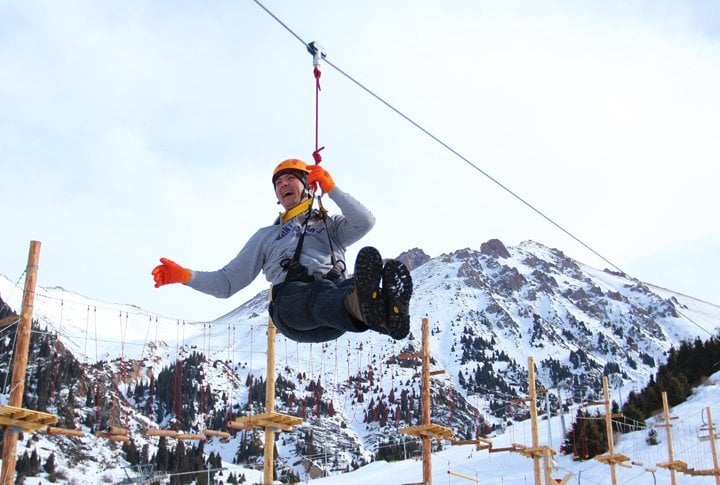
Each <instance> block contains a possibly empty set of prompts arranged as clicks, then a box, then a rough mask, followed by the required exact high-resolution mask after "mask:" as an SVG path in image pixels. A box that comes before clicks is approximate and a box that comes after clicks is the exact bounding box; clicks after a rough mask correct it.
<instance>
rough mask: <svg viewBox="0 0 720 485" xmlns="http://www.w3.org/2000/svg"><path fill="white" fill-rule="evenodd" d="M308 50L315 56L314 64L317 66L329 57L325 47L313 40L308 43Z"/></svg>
mask: <svg viewBox="0 0 720 485" xmlns="http://www.w3.org/2000/svg"><path fill="white" fill-rule="evenodd" d="M307 50H308V52H309V53H310V54H312V56H313V66H315V67H317V66H319V65H320V61H321V60H322V59H325V57H327V53H326V52H325V49H323V48H322V47H321V46H320V45H318V43H317V42H315V41H313V42H310V43H309V44H308V45H307Z"/></svg>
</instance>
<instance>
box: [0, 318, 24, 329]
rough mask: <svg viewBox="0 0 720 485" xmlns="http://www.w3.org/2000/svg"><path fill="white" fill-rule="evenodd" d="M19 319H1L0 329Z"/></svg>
mask: <svg viewBox="0 0 720 485" xmlns="http://www.w3.org/2000/svg"><path fill="white" fill-rule="evenodd" d="M19 321H20V317H18V316H13V317H5V318H3V319H0V327H4V326H5V325H12V324H13V323H16V322H19Z"/></svg>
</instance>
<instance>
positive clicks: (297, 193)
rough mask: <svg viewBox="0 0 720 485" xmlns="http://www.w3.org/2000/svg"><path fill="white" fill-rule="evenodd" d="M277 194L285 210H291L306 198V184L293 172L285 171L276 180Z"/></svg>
mask: <svg viewBox="0 0 720 485" xmlns="http://www.w3.org/2000/svg"><path fill="white" fill-rule="evenodd" d="M275 196H276V197H277V199H278V201H279V202H280V204H281V205H282V206H283V207H284V208H285V210H290V209H292V208H293V207H295V206H296V205H298V204H299V203H300V202H301V201H302V200H303V199H304V198H305V186H304V185H303V183H302V182H301V181H300V179H298V178H297V177H295V176H294V175H293V174H291V173H284V174H282V175H280V176H279V177H278V178H277V180H275Z"/></svg>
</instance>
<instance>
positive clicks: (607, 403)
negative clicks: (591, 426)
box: [603, 376, 617, 485]
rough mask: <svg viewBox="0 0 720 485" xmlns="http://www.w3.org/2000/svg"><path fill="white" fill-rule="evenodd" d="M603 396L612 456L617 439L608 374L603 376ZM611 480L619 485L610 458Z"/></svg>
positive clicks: (609, 452) (606, 430) (615, 484)
mask: <svg viewBox="0 0 720 485" xmlns="http://www.w3.org/2000/svg"><path fill="white" fill-rule="evenodd" d="M603 396H604V398H605V432H606V433H607V444H608V455H609V456H610V458H612V457H614V456H615V439H614V438H613V429H612V409H611V408H610V388H609V386H608V378H607V376H604V377H603ZM610 480H611V483H612V485H617V470H615V461H614V460H610Z"/></svg>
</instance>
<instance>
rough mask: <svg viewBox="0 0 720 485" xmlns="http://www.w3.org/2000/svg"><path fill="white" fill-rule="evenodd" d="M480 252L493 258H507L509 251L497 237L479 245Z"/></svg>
mask: <svg viewBox="0 0 720 485" xmlns="http://www.w3.org/2000/svg"><path fill="white" fill-rule="evenodd" d="M480 253H482V254H484V255H486V256H492V257H494V258H509V257H510V252H509V251H508V250H507V248H506V247H505V245H504V244H503V243H502V241H500V240H499V239H490V240H489V241H486V242H484V243H482V244H481V245H480Z"/></svg>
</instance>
